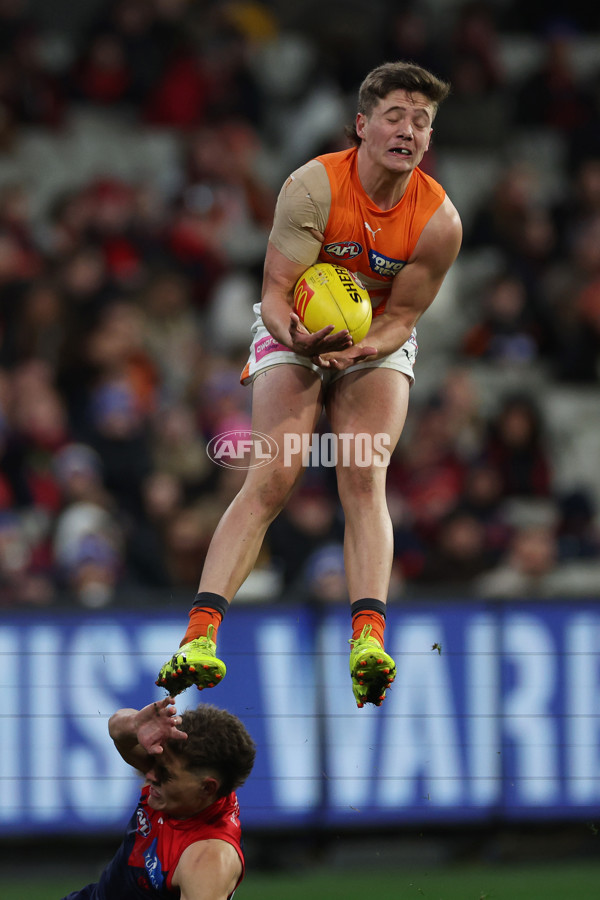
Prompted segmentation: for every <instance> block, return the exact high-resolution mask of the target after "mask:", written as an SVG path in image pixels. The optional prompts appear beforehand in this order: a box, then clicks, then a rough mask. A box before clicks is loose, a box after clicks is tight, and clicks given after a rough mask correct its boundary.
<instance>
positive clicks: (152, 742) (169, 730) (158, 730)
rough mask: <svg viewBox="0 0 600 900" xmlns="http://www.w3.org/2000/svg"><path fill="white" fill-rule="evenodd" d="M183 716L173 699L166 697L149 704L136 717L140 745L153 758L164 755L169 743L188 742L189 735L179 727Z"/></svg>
mask: <svg viewBox="0 0 600 900" xmlns="http://www.w3.org/2000/svg"><path fill="white" fill-rule="evenodd" d="M178 725H181V716H180V715H179V714H178V713H177V709H176V707H175V700H174V699H173V697H165V698H164V699H163V700H158V701H157V702H156V703H149V704H148V706H144V707H143V708H142V709H140V711H139V712H138V714H137V716H136V735H137V741H138V744H140V746H141V747H143V748H144V750H145V751H146V753H149V754H150V755H151V756H153V755H155V754H157V753H162V752H163V749H164V745H165V743H166V742H167V741H172V740H176V741H186V740H187V734H186V733H185V732H184V731H180V730H179V728H178V727H177V726H178Z"/></svg>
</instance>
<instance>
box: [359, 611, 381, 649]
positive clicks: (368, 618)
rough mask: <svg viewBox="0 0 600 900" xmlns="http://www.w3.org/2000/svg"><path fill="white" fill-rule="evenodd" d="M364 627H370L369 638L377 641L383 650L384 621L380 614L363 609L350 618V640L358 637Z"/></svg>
mask: <svg viewBox="0 0 600 900" xmlns="http://www.w3.org/2000/svg"><path fill="white" fill-rule="evenodd" d="M365 625H370V626H371V637H374V638H375V640H376V641H379V643H380V644H381V646H382V648H383V632H384V631H385V619H384V617H383V616H382V615H381V613H378V612H375V611H374V610H372V609H364V610H362V611H361V612H359V613H356V615H355V616H352V639H353V640H356V639H357V638H359V637H360V635H361V633H362V630H363V628H364V627H365Z"/></svg>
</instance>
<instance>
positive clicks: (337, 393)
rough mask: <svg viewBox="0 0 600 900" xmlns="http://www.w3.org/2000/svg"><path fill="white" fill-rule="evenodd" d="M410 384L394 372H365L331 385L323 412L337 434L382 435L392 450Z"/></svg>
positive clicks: (403, 417) (353, 373)
mask: <svg viewBox="0 0 600 900" xmlns="http://www.w3.org/2000/svg"><path fill="white" fill-rule="evenodd" d="M409 390H410V387H409V381H408V378H407V376H406V375H404V374H403V373H402V372H398V371H396V370H395V369H384V368H381V369H364V370H362V371H360V372H351V373H350V374H349V375H346V376H345V377H344V378H340V379H339V380H338V381H336V382H334V384H332V385H331V387H330V388H329V390H328V393H327V397H326V410H327V415H328V418H329V421H330V423H331V426H332V429H333V431H334V432H335V433H336V434H338V435H341V434H350V435H353V436H356V435H369V436H371V437H374V436H375V435H380V434H381V435H385V437H386V438H387V439H388V448H389V451H390V453H391V452H392V451H393V450H394V448H395V446H396V444H397V443H398V440H399V438H400V435H401V434H402V429H403V428H404V423H405V421H406V413H407V411H408V396H409Z"/></svg>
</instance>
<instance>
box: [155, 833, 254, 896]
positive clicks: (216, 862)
mask: <svg viewBox="0 0 600 900" xmlns="http://www.w3.org/2000/svg"><path fill="white" fill-rule="evenodd" d="M241 874H242V864H241V861H240V858H239V856H238V854H237V852H236V850H235V849H234V847H233V846H232V845H231V844H228V843H227V842H226V841H220V840H208V841H197V842H196V843H195V844H190V846H189V847H186V849H185V850H184V851H183V853H182V854H181V857H180V859H179V863H178V864H177V868H176V869H175V872H174V873H173V879H172V884H173V886H174V887H178V888H179V889H180V891H181V900H227V897H228V896H229V895H230V894H231V893H232V891H234V890H235V887H236V885H237V883H238V881H239V878H240V875H241Z"/></svg>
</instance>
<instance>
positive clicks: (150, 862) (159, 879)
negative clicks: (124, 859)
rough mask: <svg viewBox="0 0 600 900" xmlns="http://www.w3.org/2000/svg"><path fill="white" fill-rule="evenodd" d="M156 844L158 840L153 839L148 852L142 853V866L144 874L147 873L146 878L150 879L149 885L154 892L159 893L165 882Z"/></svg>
mask: <svg viewBox="0 0 600 900" xmlns="http://www.w3.org/2000/svg"><path fill="white" fill-rule="evenodd" d="M157 842H158V838H155V839H154V840H153V841H152V844H151V845H150V847H149V848H148V850H146V852H145V853H144V865H145V867H146V872H147V873H148V878H149V879H150V884H151V885H152V887H153V888H154V889H155V890H157V891H160V890H161V888H162V886H163V884H164V881H165V875H164V872H163V870H162V866H161V864H160V860H159V858H158V854H157V852H156V844H157Z"/></svg>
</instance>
